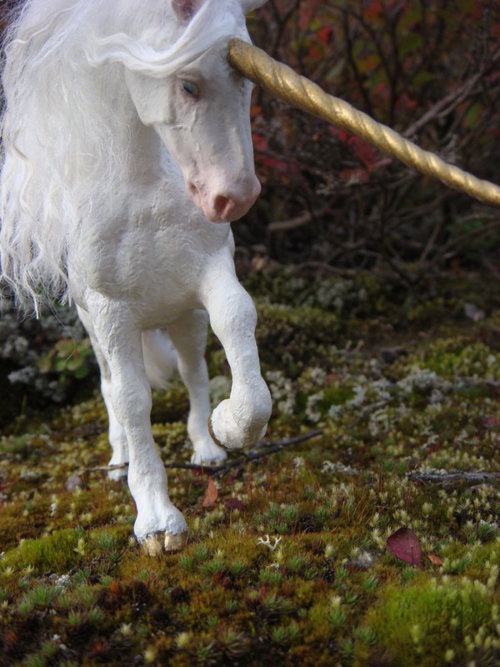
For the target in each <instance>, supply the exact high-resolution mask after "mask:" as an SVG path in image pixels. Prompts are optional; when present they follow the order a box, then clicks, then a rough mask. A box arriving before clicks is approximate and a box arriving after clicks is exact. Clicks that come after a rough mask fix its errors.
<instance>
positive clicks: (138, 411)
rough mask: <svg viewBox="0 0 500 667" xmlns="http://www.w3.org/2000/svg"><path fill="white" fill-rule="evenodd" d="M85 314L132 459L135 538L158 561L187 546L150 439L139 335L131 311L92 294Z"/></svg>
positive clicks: (148, 402)
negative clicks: (162, 555)
mask: <svg viewBox="0 0 500 667" xmlns="http://www.w3.org/2000/svg"><path fill="white" fill-rule="evenodd" d="M87 308H88V311H89V315H90V317H91V318H92V321H93V325H94V332H95V336H96V338H97V341H98V343H99V346H100V349H101V351H102V354H103V355H104V356H105V358H106V362H107V365H108V368H109V373H110V392H109V397H110V399H111V402H112V407H113V411H114V414H115V416H116V419H117V420H118V422H119V424H120V425H121V427H122V428H123V430H124V432H125V435H126V439H127V443H128V454H129V467H128V484H129V488H130V492H131V494H132V496H133V498H134V500H135V503H136V506H137V519H136V522H135V525H134V532H135V535H136V537H137V539H138V541H139V542H140V543H141V544H142V545H143V547H144V549H145V550H146V551H147V552H148V553H150V554H153V555H156V554H157V553H158V552H159V551H160V550H162V549H163V547H164V548H165V549H166V550H167V551H172V550H176V549H178V548H181V547H182V546H184V543H185V540H186V535H187V526H186V522H185V520H184V517H183V516H182V514H181V513H180V512H179V510H178V509H177V508H176V507H174V505H173V504H172V503H171V502H170V499H169V497H168V491H167V475H166V472H165V468H164V465H163V463H162V461H161V458H160V455H159V452H158V449H157V447H156V445H155V443H154V441H153V436H152V433H151V421H150V413H151V390H150V386H149V382H148V379H147V377H146V371H145V368H144V362H143V356H142V341H141V332H140V331H139V330H138V329H137V328H136V327H135V326H134V319H133V316H132V314H131V313H130V311H129V309H128V307H127V306H126V305H124V304H123V303H120V302H111V301H109V300H108V299H105V298H104V297H103V296H102V295H100V294H97V293H94V292H92V293H91V294H88V295H87Z"/></svg>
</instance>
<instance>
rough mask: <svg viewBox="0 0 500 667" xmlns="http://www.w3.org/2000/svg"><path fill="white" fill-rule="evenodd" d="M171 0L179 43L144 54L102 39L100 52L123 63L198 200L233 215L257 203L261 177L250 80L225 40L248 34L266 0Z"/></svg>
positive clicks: (214, 211)
mask: <svg viewBox="0 0 500 667" xmlns="http://www.w3.org/2000/svg"><path fill="white" fill-rule="evenodd" d="M170 2H171V8H172V10H173V16H174V17H175V22H176V25H175V26H174V35H175V37H176V39H175V41H174V44H173V46H170V47H169V48H167V49H166V50H162V49H161V47H160V49H159V50H158V51H157V52H156V53H154V52H151V53H149V54H145V52H144V49H143V53H142V54H140V53H138V52H137V51H136V53H134V45H133V44H131V43H127V42H125V41H123V42H122V43H121V44H119V43H118V41H116V42H115V44H116V46H113V44H112V41H110V40H103V42H102V44H103V46H105V47H106V49H108V52H107V54H106V51H105V50H103V52H102V53H103V55H102V58H103V59H106V60H119V61H121V62H123V64H124V65H125V67H126V82H127V86H128V90H129V92H130V95H131V98H132V100H133V102H134V105H135V107H136V110H137V113H138V115H139V117H140V119H141V121H142V123H143V124H144V125H146V126H151V127H154V128H155V130H156V132H157V133H158V134H159V136H160V137H161V139H162V141H163V142H164V144H165V146H166V148H167V150H168V152H169V154H170V155H171V156H172V158H173V160H174V162H175V163H176V164H177V166H178V167H179V168H180V169H181V171H182V174H183V177H184V182H185V186H186V190H187V192H188V193H189V195H190V197H191V199H192V200H193V202H194V203H195V204H196V205H197V206H198V207H199V208H200V209H201V210H202V211H203V213H204V214H205V216H206V217H207V218H208V219H209V220H211V221H212V222H218V221H223V222H230V221H233V220H236V219H238V218H240V217H241V216H243V215H244V214H245V213H246V212H247V211H248V209H249V208H250V207H251V206H252V204H253V203H254V202H255V200H256V198H257V197H258V195H259V193H260V183H259V182H258V180H257V177H256V175H255V171H254V160H253V149H252V138H251V131H250V124H249V110H250V97H251V90H252V85H251V84H250V82H249V81H248V80H246V79H243V78H242V77H241V76H240V75H238V74H237V73H236V72H234V71H232V70H231V68H230V66H229V64H228V63H227V57H226V56H227V39H228V37H230V36H238V37H240V38H241V39H244V40H246V41H249V39H250V38H249V35H248V32H247V30H246V26H245V22H244V20H243V16H244V13H245V12H248V11H250V10H251V9H254V8H256V7H258V6H260V5H262V4H263V2H262V1H261V0H226V2H223V3H222V2H220V0H197V1H196V0H170ZM159 42H160V43H161V37H160V39H159ZM120 48H121V49H123V50H122V51H121V52H120ZM141 60H142V62H141Z"/></svg>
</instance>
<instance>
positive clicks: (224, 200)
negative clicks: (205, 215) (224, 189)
mask: <svg viewBox="0 0 500 667" xmlns="http://www.w3.org/2000/svg"><path fill="white" fill-rule="evenodd" d="M231 207H232V201H231V200H230V199H229V197H225V196H224V195H217V197H216V198H215V201H214V209H215V213H216V214H217V217H218V218H220V219H224V218H225V217H226V216H227V215H228V213H229V211H230V209H231Z"/></svg>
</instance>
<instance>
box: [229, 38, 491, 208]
mask: <svg viewBox="0 0 500 667" xmlns="http://www.w3.org/2000/svg"><path fill="white" fill-rule="evenodd" d="M228 60H229V63H230V64H231V66H232V67H233V68H234V69H236V70H237V71H238V72H240V74H242V75H243V76H245V77H246V78H247V79H250V80H251V81H253V82H254V83H257V84H259V85H260V86H262V87H263V88H264V89H265V90H267V91H268V92H269V93H271V94H273V95H275V96H276V97H278V98H280V99H281V100H283V101H284V102H286V103H287V104H289V105H291V106H293V107H296V108H297V109H301V110H302V111H307V112H308V113H310V114H313V115H314V116H317V117H318V118H322V119H323V120H326V121H327V122H329V123H331V124H332V125H335V126H336V127H338V128H341V129H343V130H346V131H347V132H350V133H352V134H356V135H358V136H359V137H361V138H362V139H364V140H365V141H366V142H367V143H369V144H371V145H372V146H375V147H376V148H378V149H379V150H380V151H382V152H383V153H386V154H387V155H390V156H391V157H395V158H397V159H398V160H401V162H403V163H404V164H406V165H407V166H409V167H412V168H413V169H415V170H416V171H419V172H420V173H422V174H425V175H426V176H432V177H434V178H437V179H439V180H440V181H442V182H443V183H445V184H446V185H448V186H450V187H451V188H454V189H455V190H459V191H461V192H465V193H466V194H468V195H470V196H471V197H475V198H476V199H479V200H480V201H482V202H484V203H486V204H490V205H491V206H500V187H499V186H498V185H495V184H494V183H490V182H489V181H485V180H482V179H480V178H477V177H476V176H472V174H469V173H467V172H466V171H463V169H460V168H459V167H456V166H455V165H452V164H449V163H447V162H445V161H444V160H442V159H441V158H440V157H438V156H437V155H435V154H434V153H431V152H429V151H425V150H423V149H422V148H419V147H418V146H417V145H416V144H414V143H413V142H411V141H408V140H407V139H404V138H403V137H401V136H400V135H399V134H398V133H397V132H395V131H394V130H392V129H391V128H390V127H387V126H386V125H383V124H382V123H378V122H377V121H375V120H373V118H370V116H368V115H367V114H365V113H363V112H362V111H358V110H357V109H355V108H354V107H353V106H351V105H350V104H348V103H347V102H344V100H341V99H339V98H338V97H334V96H333V95H329V94H328V93H325V91H324V90H322V89H321V88H320V87H319V86H317V85H316V84H315V83H313V82H312V81H310V80H309V79H306V78H305V77H303V76H300V75H299V74H297V73H296V72H294V71H293V70H292V69H291V68H290V67H288V66H287V65H284V64H283V63H280V62H278V61H277V60H274V58H271V57H270V56H268V55H267V53H265V51H262V49H259V48H257V47H256V46H252V45H251V44H247V43H246V42H243V41H242V40H240V39H231V40H230V41H229V44H228Z"/></svg>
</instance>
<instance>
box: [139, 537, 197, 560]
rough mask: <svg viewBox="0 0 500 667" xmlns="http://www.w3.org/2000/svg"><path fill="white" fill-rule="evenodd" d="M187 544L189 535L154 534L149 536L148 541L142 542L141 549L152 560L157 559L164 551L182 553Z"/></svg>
mask: <svg viewBox="0 0 500 667" xmlns="http://www.w3.org/2000/svg"><path fill="white" fill-rule="evenodd" d="M186 543H187V533H186V532H184V533H176V534H175V535H171V534H170V533H154V534H153V535H148V536H147V537H146V539H144V540H142V541H141V543H140V544H141V549H142V551H143V552H144V553H145V554H146V555H147V556H151V557H152V558H157V557H158V556H159V555H160V554H162V553H163V552H164V551H166V552H167V553H172V552H173V551H181V550H182V549H184V547H185V546H186Z"/></svg>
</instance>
